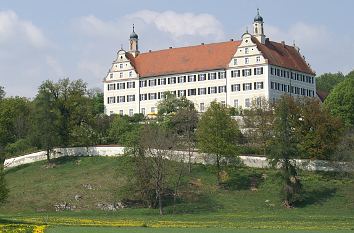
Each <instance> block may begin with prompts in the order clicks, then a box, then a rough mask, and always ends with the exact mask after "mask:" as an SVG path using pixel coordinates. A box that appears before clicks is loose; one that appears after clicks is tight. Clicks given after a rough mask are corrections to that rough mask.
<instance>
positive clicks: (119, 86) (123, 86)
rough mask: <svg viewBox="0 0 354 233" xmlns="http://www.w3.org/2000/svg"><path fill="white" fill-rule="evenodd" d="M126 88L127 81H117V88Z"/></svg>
mask: <svg viewBox="0 0 354 233" xmlns="http://www.w3.org/2000/svg"><path fill="white" fill-rule="evenodd" d="M121 89H125V83H117V90H121Z"/></svg>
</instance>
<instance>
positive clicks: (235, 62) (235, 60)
mask: <svg viewBox="0 0 354 233" xmlns="http://www.w3.org/2000/svg"><path fill="white" fill-rule="evenodd" d="M236 65H237V59H236V58H234V66H236Z"/></svg>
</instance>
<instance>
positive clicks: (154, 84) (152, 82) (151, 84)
mask: <svg viewBox="0 0 354 233" xmlns="http://www.w3.org/2000/svg"><path fill="white" fill-rule="evenodd" d="M149 86H150V87H154V86H156V79H151V80H149Z"/></svg>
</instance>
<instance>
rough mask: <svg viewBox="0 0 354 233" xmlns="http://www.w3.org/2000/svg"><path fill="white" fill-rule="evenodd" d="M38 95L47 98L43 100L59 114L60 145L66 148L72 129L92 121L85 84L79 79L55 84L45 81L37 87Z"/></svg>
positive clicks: (65, 80) (90, 105) (62, 80)
mask: <svg viewBox="0 0 354 233" xmlns="http://www.w3.org/2000/svg"><path fill="white" fill-rule="evenodd" d="M38 95H42V96H43V95H45V96H47V97H46V98H44V99H43V100H47V101H50V105H51V108H52V111H55V112H57V113H59V115H58V116H59V118H58V120H59V121H60V123H59V124H58V125H57V126H58V127H59V136H60V144H61V145H64V146H68V145H69V142H70V131H71V130H72V129H73V127H75V126H78V125H80V124H81V123H82V122H86V123H88V122H89V121H90V119H92V104H90V99H89V97H88V93H87V89H86V83H84V82H83V81H82V80H81V79H79V80H75V81H70V80H69V79H68V78H66V79H61V80H59V82H57V83H54V82H52V81H49V80H47V81H45V82H43V83H42V85H41V86H40V87H39V92H38Z"/></svg>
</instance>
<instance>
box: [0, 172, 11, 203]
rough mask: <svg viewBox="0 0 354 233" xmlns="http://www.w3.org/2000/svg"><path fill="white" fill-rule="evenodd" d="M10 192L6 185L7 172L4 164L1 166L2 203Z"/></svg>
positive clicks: (0, 199) (0, 195)
mask: <svg viewBox="0 0 354 233" xmlns="http://www.w3.org/2000/svg"><path fill="white" fill-rule="evenodd" d="M8 194H9V190H8V188H7V186H6V181H5V173H4V168H3V166H0V204H3V203H4V202H5V201H6V199H7V197H8Z"/></svg>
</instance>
